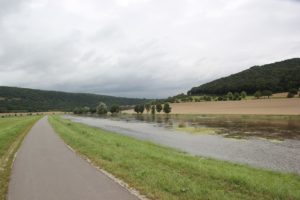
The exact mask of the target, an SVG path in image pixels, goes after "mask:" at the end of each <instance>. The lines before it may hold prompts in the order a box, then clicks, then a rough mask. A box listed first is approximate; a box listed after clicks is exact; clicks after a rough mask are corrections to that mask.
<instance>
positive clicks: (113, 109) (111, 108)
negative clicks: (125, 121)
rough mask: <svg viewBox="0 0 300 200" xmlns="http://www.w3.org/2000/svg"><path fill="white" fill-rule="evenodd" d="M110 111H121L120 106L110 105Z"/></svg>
mask: <svg viewBox="0 0 300 200" xmlns="http://www.w3.org/2000/svg"><path fill="white" fill-rule="evenodd" d="M109 111H110V112H111V113H112V114H114V113H119V112H120V107H119V106H118V105H113V106H111V107H110V109H109Z"/></svg>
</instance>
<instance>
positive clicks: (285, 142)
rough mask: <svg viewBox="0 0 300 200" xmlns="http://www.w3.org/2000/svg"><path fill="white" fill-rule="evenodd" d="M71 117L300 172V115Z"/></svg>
mask: <svg viewBox="0 0 300 200" xmlns="http://www.w3.org/2000/svg"><path fill="white" fill-rule="evenodd" d="M66 118H69V119H71V120H72V121H75V122H80V123H84V124H87V125H90V126H94V127H99V128H102V129H105V130H109V131H113V132H117V133H120V134H124V135H128V136H131V137H135V138H137V139H141V140H147V141H151V142H154V143H157V144H161V145H164V146H169V147H173V148H176V149H179V150H181V151H184V152H187V153H190V154H193V155H199V156H205V157H210V158H216V159H220V160H226V161H231V162H236V163H244V164H248V165H251V166H255V167H259V168H265V169H271V170H275V171H284V172H294V173H297V174H300V131H299V130H300V120H299V119H297V118H296V119H289V118H284V117H278V118H271V119H270V118H268V117H266V118H260V119H256V118H248V117H241V116H235V117H229V116H227V117H226V116H209V115H208V116H183V115H170V116H158V115H157V116H154V117H152V116H151V115H142V116H137V115H118V116H115V117H105V118H96V117H81V116H66ZM193 129H195V130H193ZM191 130H192V131H191ZM211 130H212V131H213V132H212V131H211ZM206 131H207V132H208V133H209V134H206V133H205V132H206ZM212 133H213V134H212ZM237 138H238V139H237Z"/></svg>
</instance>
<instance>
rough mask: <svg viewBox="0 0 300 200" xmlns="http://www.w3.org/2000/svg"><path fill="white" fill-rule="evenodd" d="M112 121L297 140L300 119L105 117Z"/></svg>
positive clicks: (242, 136) (165, 116)
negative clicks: (138, 122)
mask: <svg viewBox="0 0 300 200" xmlns="http://www.w3.org/2000/svg"><path fill="white" fill-rule="evenodd" d="M108 118H111V119H114V120H126V121H142V122H148V123H154V124H156V125H157V126H161V127H166V128H173V129H178V130H181V131H186V132H192V133H196V134H197V132H198V133H203V132H209V133H211V130H214V133H215V134H220V135H223V136H224V137H233V138H247V137H262V138H267V139H280V140H283V139H300V117H299V116H295V117H284V116H249V115H248V116H246V115H245V116H236V115H150V114H149V115H129V114H120V115H115V116H108Z"/></svg>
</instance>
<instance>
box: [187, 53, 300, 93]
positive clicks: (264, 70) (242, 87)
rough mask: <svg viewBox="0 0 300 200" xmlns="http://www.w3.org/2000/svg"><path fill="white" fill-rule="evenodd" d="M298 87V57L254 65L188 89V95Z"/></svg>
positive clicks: (280, 89) (299, 71)
mask: <svg viewBox="0 0 300 200" xmlns="http://www.w3.org/2000/svg"><path fill="white" fill-rule="evenodd" d="M299 87H300V58H294V59H289V60H285V61H281V62H276V63H272V64H267V65H263V66H254V67H251V68H250V69H247V70H244V71H242V72H239V73H236V74H233V75H230V76H227V77H224V78H220V79H217V80H215V81H212V82H209V83H206V84H203V85H200V86H198V87H194V88H192V89H191V90H190V91H188V94H189V95H225V94H227V93H228V92H230V91H237V92H242V91H246V92H247V93H248V94H251V95H253V94H255V93H256V92H257V91H261V92H262V91H264V90H269V91H272V92H274V93H279V92H287V91H289V90H291V89H297V88H299Z"/></svg>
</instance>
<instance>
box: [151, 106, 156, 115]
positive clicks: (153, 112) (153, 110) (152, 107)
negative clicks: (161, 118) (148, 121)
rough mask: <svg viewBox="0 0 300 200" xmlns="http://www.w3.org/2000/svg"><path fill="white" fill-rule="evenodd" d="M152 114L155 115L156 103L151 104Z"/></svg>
mask: <svg viewBox="0 0 300 200" xmlns="http://www.w3.org/2000/svg"><path fill="white" fill-rule="evenodd" d="M151 114H152V115H155V105H152V106H151Z"/></svg>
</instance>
